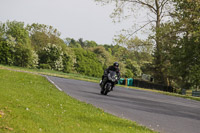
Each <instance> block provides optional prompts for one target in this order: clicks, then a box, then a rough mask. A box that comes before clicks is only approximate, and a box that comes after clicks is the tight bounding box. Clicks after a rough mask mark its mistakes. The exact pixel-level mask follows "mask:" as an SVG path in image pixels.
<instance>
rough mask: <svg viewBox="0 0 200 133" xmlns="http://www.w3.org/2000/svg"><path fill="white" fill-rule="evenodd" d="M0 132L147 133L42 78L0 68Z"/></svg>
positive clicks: (145, 129)
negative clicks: (77, 98)
mask: <svg viewBox="0 0 200 133" xmlns="http://www.w3.org/2000/svg"><path fill="white" fill-rule="evenodd" d="M0 85H1V86H0V133H23V132H24V133H38V132H42V133H44V132H45V133H151V132H153V131H151V130H149V129H147V128H145V127H142V126H139V125H137V124H136V123H135V122H132V121H129V120H126V119H122V118H118V117H116V116H113V115H110V114H108V113H105V112H104V111H103V110H101V109H98V108H95V107H93V106H92V105H90V104H87V103H84V102H80V101H77V100H76V99H73V98H71V97H70V96H68V95H66V94H65V93H64V92H60V91H59V90H58V89H57V88H55V86H53V85H52V84H50V83H49V82H48V81H47V80H46V79H45V78H44V77H42V76H39V75H34V74H30V73H22V72H15V71H10V70H3V69H0Z"/></svg>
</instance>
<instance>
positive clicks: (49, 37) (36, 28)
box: [26, 23, 65, 51]
mask: <svg viewBox="0 0 200 133" xmlns="http://www.w3.org/2000/svg"><path fill="white" fill-rule="evenodd" d="M26 28H27V30H28V31H29V34H30V39H31V45H32V46H33V47H34V49H35V50H36V51H38V50H40V49H42V48H43V47H45V46H46V45H47V44H48V43H51V44H56V45H59V46H61V47H62V48H63V47H65V43H64V41H63V40H62V39H60V38H59V36H60V32H59V31H58V30H57V29H55V28H53V27H52V26H48V25H44V24H36V23H33V24H32V25H27V27H26Z"/></svg>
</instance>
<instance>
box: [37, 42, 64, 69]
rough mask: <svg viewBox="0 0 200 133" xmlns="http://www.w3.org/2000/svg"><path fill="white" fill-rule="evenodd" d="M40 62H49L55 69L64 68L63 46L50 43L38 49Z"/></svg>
mask: <svg viewBox="0 0 200 133" xmlns="http://www.w3.org/2000/svg"><path fill="white" fill-rule="evenodd" d="M38 56H39V59H40V60H39V64H49V65H50V66H51V69H53V70H63V58H62V56H63V51H62V48H61V47H59V46H57V45H55V44H50V43H48V44H47V46H46V47H44V48H43V49H41V50H40V51H38Z"/></svg>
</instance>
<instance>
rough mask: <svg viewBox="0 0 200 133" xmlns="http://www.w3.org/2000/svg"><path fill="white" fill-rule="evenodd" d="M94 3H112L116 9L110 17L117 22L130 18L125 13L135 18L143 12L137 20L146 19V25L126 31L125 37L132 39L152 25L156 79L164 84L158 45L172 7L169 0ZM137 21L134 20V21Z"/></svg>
mask: <svg viewBox="0 0 200 133" xmlns="http://www.w3.org/2000/svg"><path fill="white" fill-rule="evenodd" d="M96 1H97V2H102V3H103V4H109V3H112V2H114V3H115V5H116V8H115V9H114V11H113V13H112V15H111V16H112V17H113V18H118V20H119V21H121V20H122V19H126V18H127V17H130V16H131V15H130V14H128V15H125V14H126V13H127V12H128V13H129V12H130V13H131V14H134V15H135V16H136V15H137V13H139V12H140V11H142V12H143V13H142V14H140V15H138V17H137V19H140V18H139V16H141V17H143V18H146V19H145V20H147V21H145V22H146V23H142V24H143V25H140V26H139V28H137V29H134V31H126V33H125V37H126V38H129V37H132V36H133V34H135V33H136V32H138V31H139V30H141V29H142V28H144V27H145V26H147V25H149V24H152V26H153V27H154V32H155V38H154V39H155V51H154V64H155V69H156V71H157V73H159V76H158V77H157V79H158V80H159V81H160V83H165V82H164V73H163V71H162V62H163V61H162V60H163V57H162V46H161V43H160V41H161V39H160V37H159V29H160V25H161V23H163V22H164V21H166V20H165V19H164V18H165V17H167V15H168V11H169V10H170V8H171V7H172V5H171V3H170V0H96ZM170 6H171V7H170ZM145 12H146V13H145ZM140 13H141V12H140ZM137 19H135V21H136V20H137ZM136 22H137V21H136ZM120 36H124V35H120Z"/></svg>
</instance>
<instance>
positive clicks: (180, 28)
mask: <svg viewBox="0 0 200 133" xmlns="http://www.w3.org/2000/svg"><path fill="white" fill-rule="evenodd" d="M175 2H176V4H175V6H176V12H174V13H172V16H173V17H174V19H175V22H174V25H173V26H172V27H173V28H174V29H176V32H174V33H176V37H177V39H176V41H177V43H176V44H177V45H175V47H174V48H173V50H172V58H171V62H172V69H173V71H175V72H176V75H174V74H173V76H174V77H177V78H176V80H177V82H178V83H179V86H180V87H182V88H184V89H189V88H195V87H196V88H198V87H199V86H200V82H199V75H200V73H199V72H200V55H199V51H200V45H199V44H200V40H199V36H200V23H199V19H200V14H199V10H200V2H199V1H197V0H192V1H190V0H183V1H180V0H175ZM180 35H181V36H180Z"/></svg>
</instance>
